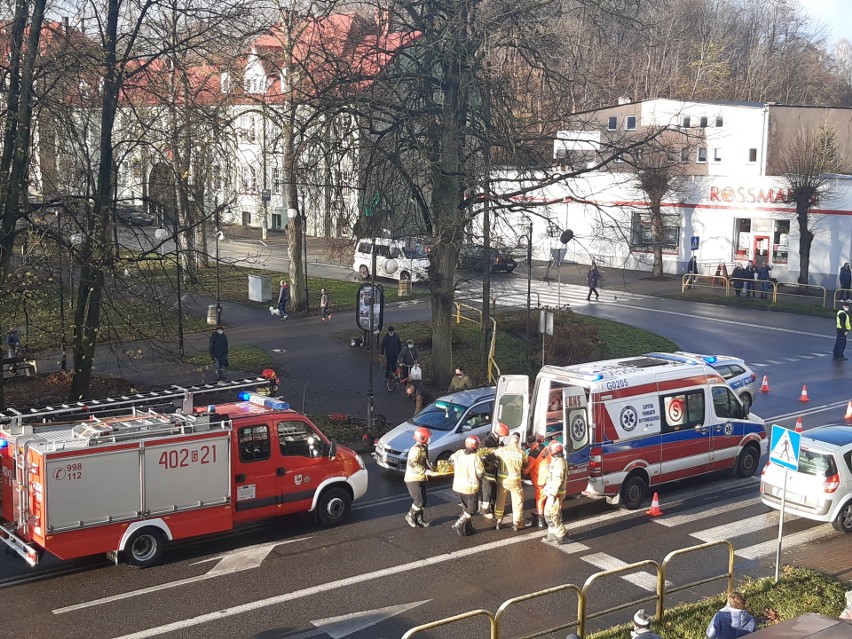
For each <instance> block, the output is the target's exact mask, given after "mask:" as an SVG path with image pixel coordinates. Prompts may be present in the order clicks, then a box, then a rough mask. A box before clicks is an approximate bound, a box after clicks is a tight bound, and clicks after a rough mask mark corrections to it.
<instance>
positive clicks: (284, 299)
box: [278, 280, 290, 319]
mask: <svg viewBox="0 0 852 639" xmlns="http://www.w3.org/2000/svg"><path fill="white" fill-rule="evenodd" d="M289 303H290V287H289V286H287V280H281V288H280V289H279V291H278V312H279V313H280V314H281V319H287V305H288V304H289Z"/></svg>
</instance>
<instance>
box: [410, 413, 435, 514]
mask: <svg viewBox="0 0 852 639" xmlns="http://www.w3.org/2000/svg"><path fill="white" fill-rule="evenodd" d="M430 439H432V431H431V430H429V429H428V428H423V427H420V428H418V429H417V430H415V431H414V446H412V447H411V449H410V450H409V451H408V461H407V462H406V464H405V477H404V481H405V487H406V488H407V489H408V494H409V495H411V508H409V509H408V513H407V514H406V515H405V522H406V523H407V524H408V525H409V526H411V527H412V528H427V527H428V526H429V522H427V521H426V520H425V519H424V518H423V509H424V508H425V507H426V471H427V470H432V462H430V461H429V440H430Z"/></svg>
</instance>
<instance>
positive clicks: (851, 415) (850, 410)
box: [846, 402, 852, 421]
mask: <svg viewBox="0 0 852 639" xmlns="http://www.w3.org/2000/svg"><path fill="white" fill-rule="evenodd" d="M846 419H847V420H849V421H852V402H849V405H848V406H847V407H846Z"/></svg>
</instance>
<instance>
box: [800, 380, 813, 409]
mask: <svg viewBox="0 0 852 639" xmlns="http://www.w3.org/2000/svg"><path fill="white" fill-rule="evenodd" d="M799 401H800V402H802V403H803V404H804V403H805V402H809V401H811V400H810V399H808V387H807V386H806V385H805V384H802V396H801V397H799Z"/></svg>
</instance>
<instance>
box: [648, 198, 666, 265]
mask: <svg viewBox="0 0 852 639" xmlns="http://www.w3.org/2000/svg"><path fill="white" fill-rule="evenodd" d="M651 231H652V234H653V236H654V264H653V266H652V267H651V278H652V279H655V280H661V279H663V240H664V239H665V238H664V237H663V214H662V212H661V210H660V203H659V202H652V203H651Z"/></svg>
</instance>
